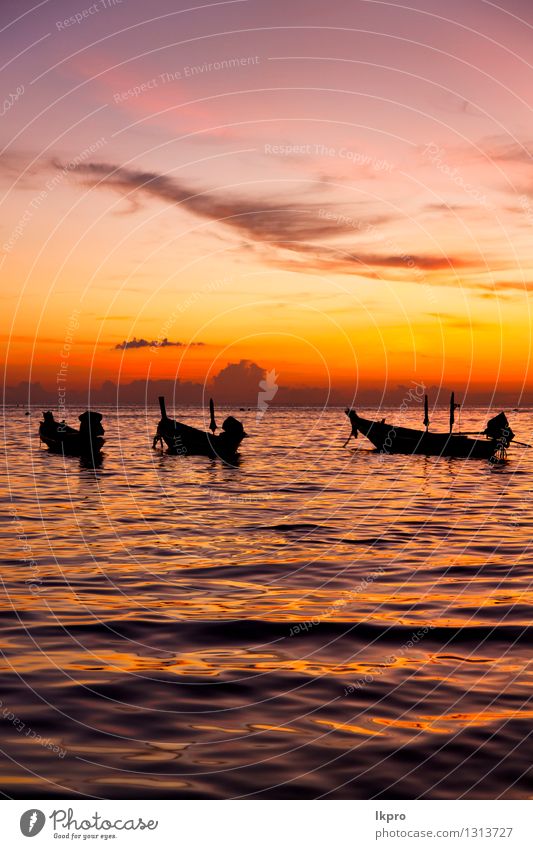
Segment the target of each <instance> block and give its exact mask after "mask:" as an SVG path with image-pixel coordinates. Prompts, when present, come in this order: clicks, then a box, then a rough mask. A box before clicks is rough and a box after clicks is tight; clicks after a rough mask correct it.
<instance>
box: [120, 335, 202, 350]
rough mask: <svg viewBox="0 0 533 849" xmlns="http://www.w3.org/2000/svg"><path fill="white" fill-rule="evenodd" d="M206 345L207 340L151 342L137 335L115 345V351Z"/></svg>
mask: <svg viewBox="0 0 533 849" xmlns="http://www.w3.org/2000/svg"><path fill="white" fill-rule="evenodd" d="M202 345H205V342H171V341H170V340H169V339H167V338H166V336H165V338H164V339H152V341H151V342H149V341H148V339H137V338H136V337H135V336H134V337H133V339H130V340H127V339H124V341H123V342H119V343H118V345H115V348H114V350H115V351H129V350H131V349H135V348H193V347H201V346H202Z"/></svg>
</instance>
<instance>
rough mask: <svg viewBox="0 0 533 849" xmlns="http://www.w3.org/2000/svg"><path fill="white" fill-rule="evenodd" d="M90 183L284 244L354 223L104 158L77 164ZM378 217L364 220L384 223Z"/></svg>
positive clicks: (345, 229) (346, 229)
mask: <svg viewBox="0 0 533 849" xmlns="http://www.w3.org/2000/svg"><path fill="white" fill-rule="evenodd" d="M57 167H58V168H60V167H61V165H60V164H59V163H58V165H57ZM75 170H76V171H77V173H79V174H81V175H82V176H83V177H85V179H86V181H87V182H88V183H89V184H90V185H92V186H95V187H101V188H106V187H107V188H111V189H113V190H114V191H116V192H118V193H120V194H122V195H124V197H126V198H127V199H128V201H129V202H130V203H131V204H132V207H131V208H132V210H135V209H137V208H138V205H139V199H138V195H144V196H145V197H152V198H156V199H158V200H162V201H165V202H167V203H171V204H174V205H179V206H180V207H182V208H183V209H186V210H187V211H188V212H191V213H193V214H194V215H197V216H198V217H200V218H205V219H207V220H209V221H214V222H218V223H220V224H224V225H225V226H227V227H231V228H232V229H234V230H236V231H238V232H239V234H240V235H243V236H246V237H248V238H250V239H252V240H253V241H260V242H271V243H273V244H278V243H283V244H287V243H290V242H292V241H295V242H298V241H302V240H304V241H305V240H313V239H324V238H331V237H333V236H340V235H344V234H346V233H353V232H354V222H353V221H352V220H351V219H343V218H342V216H337V215H332V216H331V217H327V216H325V215H321V214H320V212H321V210H323V209H324V204H321V205H320V207H319V206H317V205H316V204H313V203H312V202H311V203H307V204H304V203H302V202H300V201H296V202H294V203H287V202H286V201H284V200H280V201H279V202H273V201H268V200H254V199H250V198H244V197H239V196H233V197H231V196H228V195H227V194H222V193H218V192H213V191H205V190H195V189H193V188H192V187H190V186H188V185H186V184H184V183H182V182H181V181H179V180H176V179H174V178H173V177H168V176H166V175H164V174H157V173H154V172H152V171H136V170H133V169H130V168H121V167H119V166H115V165H111V164H109V163H82V164H80V165H79V166H78V167H77V168H76V169H75ZM385 220H388V219H385V218H384V217H383V216H379V217H378V218H374V219H372V220H371V221H370V220H368V219H367V221H365V222H359V223H360V224H361V226H363V224H364V223H372V224H374V225H375V224H377V223H383V222H384V221H385Z"/></svg>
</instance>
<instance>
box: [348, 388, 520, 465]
mask: <svg viewBox="0 0 533 849" xmlns="http://www.w3.org/2000/svg"><path fill="white" fill-rule="evenodd" d="M424 406H425V418H424V424H425V426H426V429H425V430H416V429H413V428H408V427H398V426H397V425H393V424H389V423H387V422H386V421H385V419H382V420H381V421H379V422H376V421H371V420H370V419H365V418H363V417H362V416H358V415H357V413H356V412H355V410H351V409H347V410H346V411H345V412H346V415H347V416H348V418H349V419H350V422H351V424H352V433H351V435H350V436H354V437H357V435H358V432H359V431H360V432H361V433H362V434H364V436H366V438H367V439H368V440H370V442H371V443H372V445H374V446H375V447H376V448H377V449H378V451H380V452H381V453H382V454H425V455H426V456H432V457H461V458H465V459H475V460H503V459H504V458H505V455H506V451H507V448H508V447H509V445H510V443H511V441H512V440H513V439H514V433H513V431H512V430H511V427H510V425H509V422H508V420H507V416H506V415H505V413H498V415H497V416H494V418H492V419H490V421H489V422H488V423H487V426H486V428H485V430H483V431H479V432H478V433H474V434H472V433H470V432H469V433H453V432H452V428H453V423H454V411H455V409H456V407H458V406H459V405H458V404H456V403H455V397H454V394H453V393H452V397H451V400H450V430H449V432H448V433H430V432H429V430H428V428H429V417H428V404H427V395H426V396H425V403H424ZM472 436H473V437H474V438H472ZM349 438H350V437H349Z"/></svg>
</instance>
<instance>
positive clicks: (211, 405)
mask: <svg viewBox="0 0 533 849" xmlns="http://www.w3.org/2000/svg"><path fill="white" fill-rule="evenodd" d="M209 412H210V413H211V421H210V422H209V430H210V431H212V433H214V432H215V430H216V429H217V423H216V419H215V405H214V403H213V399H212V398H210V399H209Z"/></svg>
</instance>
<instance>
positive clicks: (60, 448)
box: [39, 410, 105, 457]
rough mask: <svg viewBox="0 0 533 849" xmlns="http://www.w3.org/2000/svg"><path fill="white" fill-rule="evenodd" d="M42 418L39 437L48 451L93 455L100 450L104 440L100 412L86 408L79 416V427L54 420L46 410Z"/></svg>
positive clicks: (82, 455)
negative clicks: (77, 428)
mask: <svg viewBox="0 0 533 849" xmlns="http://www.w3.org/2000/svg"><path fill="white" fill-rule="evenodd" d="M43 419H44V421H42V422H41V423H40V425H39V438H40V440H41V442H44V443H45V445H47V446H48V448H49V449H50V451H55V452H57V453H59V454H69V455H71V456H76V457H86V456H95V455H97V454H99V452H100V451H101V450H102V446H103V444H104V442H105V439H103V435H104V433H105V431H104V428H103V427H102V424H101V422H102V415H101V413H93V412H90V411H89V410H87V411H86V412H85V413H82V415H81V416H79V420H80V429H79V430H76V429H75V428H73V427H70V426H69V425H67V424H65V422H56V420H55V419H54V415H53V413H51V412H50V410H48V411H47V412H46V413H43Z"/></svg>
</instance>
